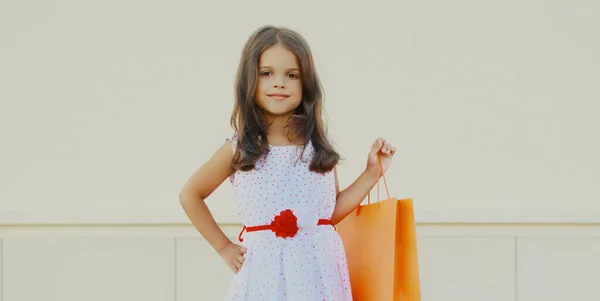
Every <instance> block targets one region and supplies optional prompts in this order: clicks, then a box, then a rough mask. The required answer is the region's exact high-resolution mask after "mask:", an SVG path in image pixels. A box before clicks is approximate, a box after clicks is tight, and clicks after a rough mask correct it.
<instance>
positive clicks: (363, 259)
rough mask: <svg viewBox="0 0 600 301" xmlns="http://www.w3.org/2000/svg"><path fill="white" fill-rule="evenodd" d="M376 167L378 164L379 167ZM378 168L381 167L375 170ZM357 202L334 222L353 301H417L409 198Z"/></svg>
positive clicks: (411, 209)
mask: <svg viewBox="0 0 600 301" xmlns="http://www.w3.org/2000/svg"><path fill="white" fill-rule="evenodd" d="M380 167H381V166H380ZM380 170H381V169H380ZM383 181H384V184H385V190H386V192H387V197H388V198H387V199H386V200H383V201H380V200H379V182H378V183H377V200H378V202H377V203H374V204H371V197H370V194H369V197H368V205H361V206H359V207H358V208H356V209H355V210H354V211H353V212H352V213H350V214H349V215H348V216H346V218H344V219H343V220H342V221H341V222H340V223H338V224H337V225H336V227H337V230H338V232H339V234H340V236H341V237H342V241H343V243H344V247H345V250H346V256H347V261H348V268H349V272H350V284H351V286H352V295H353V298H354V300H355V301H420V300H421V289H420V281H419V266H418V252H417V237H416V229H415V220H414V210H413V201H412V199H411V198H406V199H397V198H396V197H390V194H389V191H388V187H387V182H386V179H385V175H383Z"/></svg>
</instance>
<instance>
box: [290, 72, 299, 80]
mask: <svg viewBox="0 0 600 301" xmlns="http://www.w3.org/2000/svg"><path fill="white" fill-rule="evenodd" d="M288 76H289V77H290V78H293V79H296V78H298V74H296V73H290V74H289V75H288Z"/></svg>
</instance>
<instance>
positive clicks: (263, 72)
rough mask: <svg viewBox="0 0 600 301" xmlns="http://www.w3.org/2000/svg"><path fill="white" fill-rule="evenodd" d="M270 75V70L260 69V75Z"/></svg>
mask: <svg viewBox="0 0 600 301" xmlns="http://www.w3.org/2000/svg"><path fill="white" fill-rule="evenodd" d="M269 75H271V71H261V72H260V76H269Z"/></svg>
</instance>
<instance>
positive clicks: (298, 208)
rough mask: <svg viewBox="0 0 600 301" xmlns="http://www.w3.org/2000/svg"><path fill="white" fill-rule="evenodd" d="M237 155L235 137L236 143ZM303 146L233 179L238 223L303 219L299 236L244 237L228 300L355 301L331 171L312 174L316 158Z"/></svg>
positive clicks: (273, 154) (285, 149)
mask: <svg viewBox="0 0 600 301" xmlns="http://www.w3.org/2000/svg"><path fill="white" fill-rule="evenodd" d="M230 141H231V144H232V146H233V148H234V150H235V147H236V146H237V139H236V136H235V135H234V136H233V137H232V139H231V140H230ZM302 148H303V147H302V146H270V149H269V153H268V154H266V155H264V156H263V157H262V158H261V159H260V160H259V161H258V162H257V164H256V168H255V169H254V170H252V171H248V172H243V171H237V172H236V173H234V174H233V175H232V176H231V178H230V181H231V183H232V184H233V187H234V199H235V202H236V205H237V208H238V214H239V217H240V219H241V221H242V223H244V225H246V226H257V225H267V224H270V223H271V221H272V220H273V218H274V217H275V216H276V215H278V214H280V213H281V212H282V211H283V210H286V209H291V210H292V211H293V213H294V215H296V216H297V217H298V221H297V222H298V227H299V230H298V233H297V234H296V235H295V236H294V237H291V238H290V237H287V238H282V237H276V236H275V233H274V232H272V231H270V230H266V231H256V232H244V233H243V234H242V238H243V242H241V243H240V244H242V245H243V246H244V247H246V248H247V249H248V251H247V253H246V261H245V262H244V264H243V266H242V268H241V270H240V271H239V273H237V274H236V275H235V276H234V278H233V282H232V283H231V286H230V287H229V290H228V292H227V296H226V300H235V301H242V300H245V301H258V300H276V301H299V300H322V301H346V300H352V295H351V290H350V281H349V277H348V267H347V264H346V254H345V252H344V246H343V244H342V240H341V238H340V236H339V235H338V233H337V232H336V231H335V228H334V227H333V226H331V225H317V222H318V220H319V219H329V218H331V215H332V213H333V209H334V207H335V199H336V191H335V178H334V173H333V171H331V172H329V173H326V174H319V173H316V172H311V171H309V169H308V166H309V164H310V160H311V158H312V156H313V154H314V150H313V148H312V144H311V143H310V142H309V143H308V145H307V146H306V149H305V150H304V153H302Z"/></svg>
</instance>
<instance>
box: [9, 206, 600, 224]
mask: <svg viewBox="0 0 600 301" xmlns="http://www.w3.org/2000/svg"><path fill="white" fill-rule="evenodd" d="M213 216H214V217H215V219H216V220H217V222H218V223H219V224H224V225H227V224H231V225H237V224H239V223H240V221H239V219H237V217H236V215H235V213H233V212H213ZM415 221H416V222H417V224H425V225H427V224H440V225H442V224H578V225H581V224H594V225H598V224H600V210H580V211H575V210H573V211H565V210H533V209H532V210H482V209H455V210H428V209H422V210H416V211H415ZM189 224H190V222H189V220H188V218H187V216H186V215H185V213H184V212H183V210H173V209H165V208H156V210H140V209H138V208H132V209H122V208H119V209H114V210H87V211H84V210H64V211H48V210H0V225H2V226H10V225H20V226H28V225H32V226H35V225H79V226H85V225H91V226H98V225H136V226H137V225H189Z"/></svg>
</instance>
